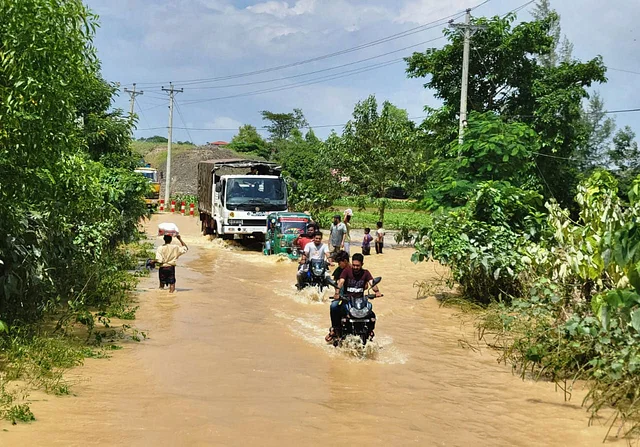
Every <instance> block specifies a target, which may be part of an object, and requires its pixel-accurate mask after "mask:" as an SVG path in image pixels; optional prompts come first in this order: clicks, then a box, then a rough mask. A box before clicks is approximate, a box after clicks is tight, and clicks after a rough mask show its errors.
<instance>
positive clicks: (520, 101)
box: [407, 14, 606, 203]
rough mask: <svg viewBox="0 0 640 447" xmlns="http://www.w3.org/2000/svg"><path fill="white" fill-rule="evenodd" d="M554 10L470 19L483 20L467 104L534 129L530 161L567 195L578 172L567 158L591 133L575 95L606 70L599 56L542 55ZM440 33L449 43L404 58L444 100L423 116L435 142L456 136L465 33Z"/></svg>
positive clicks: (556, 191) (556, 192)
mask: <svg viewBox="0 0 640 447" xmlns="http://www.w3.org/2000/svg"><path fill="white" fill-rule="evenodd" d="M556 17H557V16H556V15H554V14H550V15H549V16H548V17H546V18H545V19H543V20H536V21H532V22H522V23H519V24H517V25H515V26H514V25H513V22H514V21H515V19H516V17H515V15H509V16H507V17H494V18H492V19H486V18H478V19H475V20H474V21H473V23H474V24H478V25H484V28H483V29H482V30H479V31H478V32H476V33H475V34H474V36H473V46H474V49H473V52H472V58H471V62H470V67H469V95H468V105H469V109H470V111H476V112H481V113H484V112H489V111H492V112H495V113H497V114H499V115H500V116H501V117H502V118H503V119H504V120H505V121H519V122H522V123H524V124H527V125H528V126H529V127H531V128H532V129H533V130H534V131H535V132H536V133H538V134H539V135H540V137H541V138H540V149H539V151H538V155H537V156H536V158H535V163H536V165H537V169H536V171H537V172H539V174H540V177H541V178H540V183H542V184H544V185H545V187H546V191H545V192H546V195H547V196H554V197H556V198H557V199H558V200H560V201H561V202H562V203H571V202H572V191H573V188H574V186H575V185H576V183H577V180H576V179H577V174H578V171H577V164H576V163H575V162H573V163H572V162H571V159H572V158H573V155H574V152H575V150H576V148H577V147H579V146H580V145H582V144H583V143H584V142H585V141H586V140H587V138H588V136H589V131H588V128H587V125H586V123H584V120H583V119H582V115H583V114H582V105H581V102H582V100H583V99H584V98H585V97H587V90H586V89H587V88H588V87H590V86H591V85H592V84H593V83H594V82H604V81H605V80H606V78H605V77H604V73H605V68H604V65H603V64H602V60H601V59H600V58H595V59H593V60H591V61H589V62H586V63H580V62H577V61H571V62H562V63H560V64H559V65H557V66H550V65H545V64H543V63H541V62H540V60H539V59H540V57H541V55H546V54H549V53H550V51H552V50H553V48H554V38H553V37H552V36H550V35H549V33H550V31H551V30H552V28H553V26H554V23H555V19H556ZM445 35H446V36H447V38H448V39H449V44H448V45H446V46H444V47H443V48H441V49H435V48H433V49H429V50H427V51H426V52H425V53H414V55H413V56H411V57H409V58H407V63H408V68H407V72H408V75H409V76H410V77H428V81H427V82H426V83H425V87H428V88H431V89H433V90H434V91H435V96H436V97H438V98H440V99H441V100H442V101H443V106H442V107H441V108H439V109H427V111H428V113H429V117H428V118H427V120H426V121H425V123H424V127H425V131H426V132H428V133H429V134H430V135H431V139H432V141H433V144H434V145H435V146H436V147H443V146H445V145H448V144H449V143H450V142H451V141H452V140H453V139H454V138H455V135H456V128H457V115H458V113H459V102H460V77H461V67H462V46H463V39H462V36H461V35H460V34H458V33H457V32H455V31H453V30H450V29H447V30H445Z"/></svg>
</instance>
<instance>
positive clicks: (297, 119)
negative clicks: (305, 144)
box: [260, 109, 309, 141]
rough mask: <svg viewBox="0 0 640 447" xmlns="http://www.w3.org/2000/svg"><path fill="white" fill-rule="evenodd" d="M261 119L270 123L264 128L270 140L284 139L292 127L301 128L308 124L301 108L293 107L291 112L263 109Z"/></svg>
mask: <svg viewBox="0 0 640 447" xmlns="http://www.w3.org/2000/svg"><path fill="white" fill-rule="evenodd" d="M260 113H261V114H262V119H263V120H265V121H269V122H270V124H268V125H266V126H265V128H266V129H267V130H268V131H269V139H270V140H271V141H278V140H286V139H287V138H289V136H290V135H291V132H292V131H293V130H294V129H298V130H300V129H302V128H303V127H306V126H308V125H309V123H308V122H307V120H306V118H305V117H304V114H303V113H302V110H300V109H293V112H292V113H275V112H269V111H268V110H263V111H262V112H260Z"/></svg>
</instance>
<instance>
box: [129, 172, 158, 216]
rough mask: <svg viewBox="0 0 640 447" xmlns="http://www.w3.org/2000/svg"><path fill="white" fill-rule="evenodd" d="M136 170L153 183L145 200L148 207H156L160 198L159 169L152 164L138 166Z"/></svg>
mask: <svg viewBox="0 0 640 447" xmlns="http://www.w3.org/2000/svg"><path fill="white" fill-rule="evenodd" d="M135 172H137V173H138V174H142V175H143V176H144V177H145V178H146V179H147V180H148V181H149V184H150V185H151V190H150V191H149V192H148V193H147V194H146V195H145V197H144V201H145V202H146V204H147V206H148V207H155V206H157V205H158V200H159V199H160V182H159V181H158V170H157V169H155V168H152V167H151V166H150V165H147V166H145V167H141V168H136V169H135Z"/></svg>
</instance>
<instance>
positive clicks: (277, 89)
mask: <svg viewBox="0 0 640 447" xmlns="http://www.w3.org/2000/svg"><path fill="white" fill-rule="evenodd" d="M401 61H402V59H400V60H391V61H387V62H384V63H380V64H375V65H372V66H369V67H363V68H358V69H355V70H348V71H346V72H343V73H341V74H336V75H331V76H323V77H320V78H316V79H311V80H308V81H304V82H299V83H293V84H289V85H285V86H280V87H272V88H268V89H263V90H254V91H251V92H245V93H237V94H234V95H228V96H219V97H216V98H208V99H196V100H192V101H185V102H184V104H185V105H187V104H188V105H191V104H199V103H203V102H211V101H219V100H222V99H231V98H240V97H243V96H255V95H261V94H264V93H272V92H280V91H284V90H291V89H294V88H299V87H306V86H308V85H313V84H318V83H321V82H325V81H331V80H334V79H340V78H344V77H347V76H353V75H355V74H360V73H364V72H367V71H372V70H376V69H378V68H383V67H387V66H389V65H394V64H397V63H399V62H401Z"/></svg>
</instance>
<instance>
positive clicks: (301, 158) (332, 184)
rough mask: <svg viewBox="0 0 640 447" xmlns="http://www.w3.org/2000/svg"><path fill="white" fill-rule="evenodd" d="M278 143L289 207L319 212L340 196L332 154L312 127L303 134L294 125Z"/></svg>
mask: <svg viewBox="0 0 640 447" xmlns="http://www.w3.org/2000/svg"><path fill="white" fill-rule="evenodd" d="M278 147H279V149H278V160H279V161H280V163H281V165H282V170H283V175H284V176H285V177H286V178H287V180H288V181H287V184H288V188H289V205H290V208H292V209H295V210H298V211H309V212H311V213H312V215H317V214H318V213H319V211H320V210H321V209H325V208H328V207H330V206H331V205H332V203H333V201H334V200H336V199H337V198H338V197H340V194H341V192H342V188H341V185H340V184H339V183H338V182H336V181H335V179H334V177H333V176H332V175H331V173H330V170H329V166H330V164H329V160H330V157H331V154H330V153H329V152H328V149H327V146H326V145H325V144H324V143H323V142H322V141H320V140H319V139H318V138H317V137H316V136H315V134H314V133H313V131H312V130H310V131H309V132H307V134H306V135H305V136H304V137H303V136H302V134H301V133H300V132H299V131H298V130H297V129H294V130H293V131H292V132H291V135H290V136H289V138H288V139H286V140H279V141H278Z"/></svg>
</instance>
